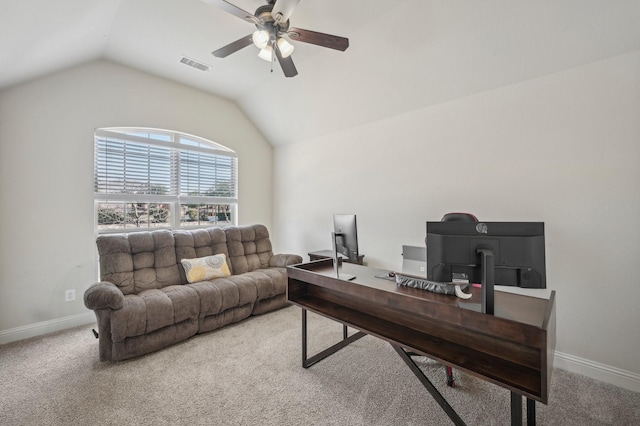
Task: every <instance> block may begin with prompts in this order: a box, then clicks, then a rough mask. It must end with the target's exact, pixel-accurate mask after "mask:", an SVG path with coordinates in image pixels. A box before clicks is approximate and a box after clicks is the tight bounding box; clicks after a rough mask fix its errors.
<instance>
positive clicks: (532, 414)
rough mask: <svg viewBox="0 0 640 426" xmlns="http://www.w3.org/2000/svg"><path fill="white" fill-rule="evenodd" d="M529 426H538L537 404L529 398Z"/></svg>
mask: <svg viewBox="0 0 640 426" xmlns="http://www.w3.org/2000/svg"><path fill="white" fill-rule="evenodd" d="M527 426H536V402H535V401H534V400H533V399H529V398H527Z"/></svg>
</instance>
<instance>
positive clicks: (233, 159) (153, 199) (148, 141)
mask: <svg viewBox="0 0 640 426" xmlns="http://www.w3.org/2000/svg"><path fill="white" fill-rule="evenodd" d="M134 133H137V134H147V137H144V136H139V135H136V134H134ZM152 135H154V136H163V137H164V138H167V139H168V140H161V139H157V138H152V137H151V136H152ZM109 139H111V140H112V141H113V142H116V141H117V142H118V143H123V144H125V142H131V143H135V144H143V145H148V146H151V147H161V148H165V149H168V150H169V151H168V152H169V153H170V156H169V157H170V160H169V162H170V165H169V170H165V169H166V167H162V173H167V174H168V175H169V176H170V184H169V186H170V188H169V190H168V192H169V194H168V195H166V194H134V193H125V192H103V191H108V183H106V181H103V182H102V183H100V179H101V178H104V177H105V176H109V175H108V172H106V175H105V174H104V173H105V172H104V171H101V170H102V169H99V167H100V166H99V161H100V160H99V154H101V155H102V156H103V157H104V156H105V154H104V152H105V151H104V149H103V150H102V151H100V148H99V141H102V143H103V144H106V143H107V141H108V140H109ZM149 149H150V148H149ZM125 151H126V147H125ZM123 152H124V151H123ZM181 153H186V154H187V155H194V153H200V154H204V155H205V156H206V157H204V159H203V160H201V159H200V156H199V155H197V157H198V160H197V161H196V162H195V163H193V161H192V162H191V164H195V165H196V166H198V169H199V170H200V167H199V166H200V165H201V164H204V163H205V160H206V159H209V160H211V159H212V157H211V156H213V159H214V160H215V161H216V162H217V161H218V160H219V159H222V160H224V162H225V163H226V162H229V161H230V163H229V164H228V165H223V167H221V169H222V170H225V174H226V175H228V180H225V181H220V182H221V183H222V184H226V185H230V191H229V192H230V194H229V196H220V195H193V194H183V193H182V190H183V187H182V186H181V183H182V182H181V170H184V169H185V167H183V166H184V165H185V164H186V161H187V160H186V159H185V157H183V160H182V161H181V159H180V155H181ZM183 155H184V154H183ZM122 158H123V159H124V158H126V153H125V154H123V156H122ZM201 161H202V163H201ZM123 162H124V160H123ZM149 163H151V160H149ZM100 164H102V166H103V169H104V164H105V163H104V162H103V163H100ZM148 167H149V169H148V170H147V172H148V174H149V175H151V174H152V172H153V171H155V172H158V171H160V169H153V170H152V166H150V165H149V166H148ZM226 169H228V170H226ZM125 170H126V168H124V167H123V170H122V171H121V173H122V175H123V176H126V174H127V172H126V171H125ZM214 170H215V171H216V176H215V177H214V184H213V185H214V187H215V185H216V184H217V183H218V182H219V181H218V180H216V179H217V170H218V169H217V166H214ZM209 171H210V170H209ZM116 175H117V173H116ZM93 178H94V197H93V201H94V208H93V211H94V221H93V223H94V231H95V233H96V234H108V233H128V232H137V231H150V230H155V229H193V228H207V227H212V226H228V225H237V223H238V186H239V185H238V155H237V153H236V152H235V151H233V150H232V149H230V148H228V147H226V146H224V145H221V144H219V143H216V142H213V141H211V140H208V139H205V138H202V137H199V136H195V135H191V134H188V133H183V132H178V131H174V130H165V129H157V128H142V127H109V128H98V129H95V131H94V173H93ZM195 181H196V183H198V184H201V183H202V184H203V185H204V184H205V183H206V182H204V177H202V176H201V174H200V172H199V173H198V174H197V178H196V179H195ZM209 182H210V181H209ZM128 183H130V182H129V181H128V180H127V178H126V177H125V178H123V181H122V183H121V185H122V187H123V188H125V191H126V186H127V184H128ZM140 183H142V182H140ZM147 184H148V185H149V186H152V184H151V183H147ZM185 185H187V184H186V183H185ZM198 186H199V185H198ZM211 189H213V187H212V188H211ZM101 190H103V191H101ZM101 204H121V205H122V206H123V207H124V210H123V212H124V213H123V215H125V214H126V211H127V210H126V206H127V205H133V204H156V205H157V204H168V205H169V218H170V219H169V220H168V221H167V222H166V225H164V224H159V225H158V226H149V223H147V226H137V225H132V224H131V222H129V221H128V220H127V218H126V216H125V217H124V219H123V221H122V223H121V224H119V225H118V226H117V227H114V228H105V227H103V228H101V224H100V223H99V206H100V205H101ZM188 204H189V205H197V207H196V208H198V216H197V220H196V221H195V223H193V224H191V223H190V222H185V221H184V220H183V217H181V216H184V215H182V208H183V206H186V205H188ZM221 205H222V206H227V205H228V206H229V214H230V220H229V221H224V222H222V224H218V222H217V219H216V220H215V221H212V222H210V221H204V220H202V219H201V218H200V216H201V210H200V209H201V208H202V207H203V206H207V209H212V211H213V209H215V208H217V207H219V206H221ZM216 217H217V216H216Z"/></svg>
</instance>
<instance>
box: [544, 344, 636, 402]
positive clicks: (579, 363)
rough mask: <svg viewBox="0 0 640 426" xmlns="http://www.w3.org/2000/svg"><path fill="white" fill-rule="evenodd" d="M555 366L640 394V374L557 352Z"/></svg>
mask: <svg viewBox="0 0 640 426" xmlns="http://www.w3.org/2000/svg"><path fill="white" fill-rule="evenodd" d="M553 366H554V367H557V368H561V369H563V370H567V371H570V372H572V373H578V374H582V375H583V376H587V377H590V378H592V379H596V380H600V381H603V382H606V383H610V384H612V385H615V386H618V387H621V388H625V389H629V390H631V391H634V392H640V374H637V373H634V372H632V371H627V370H622V369H620V368H616V367H611V366H609V365H605V364H600V363H598V362H595V361H590V360H588V359H584V358H579V357H577V356H573V355H569V354H565V353H562V352H557V351H556V352H555V357H554V360H553Z"/></svg>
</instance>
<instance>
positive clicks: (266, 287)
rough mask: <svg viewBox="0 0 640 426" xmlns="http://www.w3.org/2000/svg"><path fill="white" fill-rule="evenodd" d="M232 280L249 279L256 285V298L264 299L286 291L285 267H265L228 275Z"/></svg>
mask: <svg viewBox="0 0 640 426" xmlns="http://www.w3.org/2000/svg"><path fill="white" fill-rule="evenodd" d="M230 278H231V279H234V280H240V279H242V280H250V281H251V282H252V283H253V285H254V286H255V287H256V297H257V300H265V299H269V298H271V297H274V296H276V295H278V294H284V293H286V288H287V270H286V268H265V269H256V270H255V271H252V272H246V273H244V274H242V275H234V276H232V277H230Z"/></svg>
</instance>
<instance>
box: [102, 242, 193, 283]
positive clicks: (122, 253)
mask: <svg viewBox="0 0 640 426" xmlns="http://www.w3.org/2000/svg"><path fill="white" fill-rule="evenodd" d="M96 243H97V245H98V254H99V255H100V279H101V280H102V281H109V282H112V283H113V284H115V285H117V286H118V287H119V288H120V290H122V293H124V294H132V293H139V292H140V291H142V290H147V289H152V288H163V287H166V286H169V285H173V284H176V283H178V282H180V269H181V268H182V267H181V266H180V267H179V265H178V261H177V260H176V251H175V239H174V236H173V234H172V233H171V231H168V230H158V231H151V232H135V233H131V234H111V235H99V236H98V238H97V240H96ZM183 273H184V271H183Z"/></svg>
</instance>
